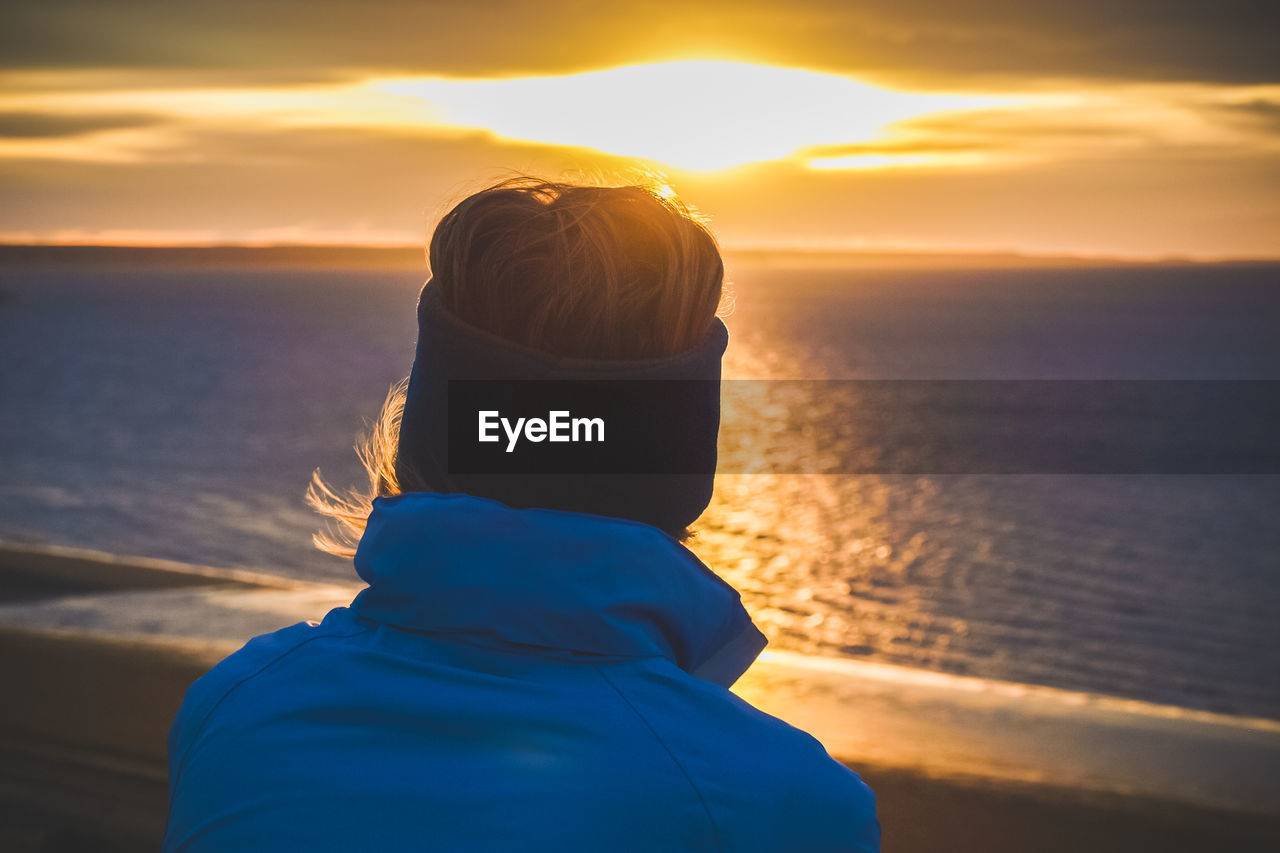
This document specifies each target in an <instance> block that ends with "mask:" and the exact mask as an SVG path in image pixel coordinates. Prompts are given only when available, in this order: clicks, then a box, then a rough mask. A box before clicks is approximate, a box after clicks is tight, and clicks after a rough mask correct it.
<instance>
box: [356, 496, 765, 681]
mask: <svg viewBox="0 0 1280 853" xmlns="http://www.w3.org/2000/svg"><path fill="white" fill-rule="evenodd" d="M355 566H356V571H357V572H358V573H359V575H360V577H361V578H362V579H363V580H364V581H365V582H366V583H368V584H369V587H368V588H367V589H365V590H364V591H362V592H361V593H360V594H359V595H358V596H357V597H356V599H355V601H354V602H352V605H351V606H352V609H353V610H355V611H356V613H357V614H358V615H359V616H363V617H366V618H369V619H373V620H376V621H378V622H383V623H386V624H388V625H394V626H396V627H399V628H405V629H409V630H416V631H425V632H430V633H432V634H445V635H460V636H461V637H463V638H465V639H467V640H469V641H471V642H479V643H483V644H489V645H499V646H519V647H535V648H534V649H530V651H534V652H536V651H538V650H543V651H550V650H560V651H569V652H577V653H581V654H589V655H604V656H611V657H652V656H662V657H665V658H667V659H669V660H671V661H672V662H674V663H675V664H676V665H677V666H679V667H680V668H681V669H683V670H685V671H686V672H689V673H691V674H692V675H695V676H698V677H700V678H704V679H706V680H708V681H712V682H715V683H717V684H721V685H723V686H725V687H727V686H729V685H730V684H732V683H733V682H734V681H736V680H737V679H738V677H739V676H740V675H741V674H742V673H743V672H745V671H746V669H747V667H749V666H750V665H751V663H752V662H753V661H754V660H755V658H756V657H757V656H758V655H759V654H760V651H761V650H762V649H763V648H764V646H765V642H766V641H765V638H764V636H763V635H762V634H761V633H760V632H759V630H757V629H756V627H755V625H754V624H752V622H751V619H750V617H749V616H748V615H747V612H746V610H744V609H743V607H742V602H741V599H740V597H739V595H738V593H737V592H736V591H735V590H734V589H733V588H732V587H731V586H729V585H728V584H727V583H725V582H724V581H723V580H721V579H720V578H719V577H717V576H716V575H715V574H714V573H713V572H712V571H711V570H710V569H708V568H707V567H706V566H705V565H703V564H702V563H701V562H700V561H699V560H698V559H697V558H696V557H695V556H694V555H693V554H692V553H691V552H690V551H689V550H688V549H686V548H685V547H684V546H682V545H681V544H680V543H679V542H677V541H676V540H675V539H673V538H671V537H670V536H668V535H667V534H665V533H663V532H662V531H660V530H658V529H657V528H656V527H651V526H650V525H647V524H641V523H639V522H635V521H627V520H624V519H617V518H608V517H605V516H599V515H586V514H583V513H573V512H561V511H557V510H545V509H512V508H511V507H508V506H506V505H504V504H501V503H498V502H497V501H492V500H488V499H485V498H477V497H472V496H470V495H460V494H453V495H441V494H430V493H425V492H411V493H407V494H403V495H398V496H396V497H392V498H378V499H376V500H375V501H374V502H373V512H372V513H370V515H369V520H368V523H367V525H366V527H365V532H364V536H363V538H362V539H361V540H360V546H359V548H358V550H357V552H356V557H355Z"/></svg>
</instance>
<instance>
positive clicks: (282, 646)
mask: <svg viewBox="0 0 1280 853" xmlns="http://www.w3.org/2000/svg"><path fill="white" fill-rule="evenodd" d="M340 611H341V612H340ZM367 630H369V629H368V628H367V627H364V626H362V625H359V624H358V623H356V622H355V620H354V619H353V618H351V616H350V614H349V612H347V609H346V608H336V609H335V610H333V611H330V613H329V615H328V616H326V617H325V620H324V621H323V622H319V623H316V622H298V623H296V624H294V625H290V626H288V627H286V628H281V629H280V630H278V631H272V632H271V633H268V634H261V635H259V636H257V637H254V638H253V639H252V640H250V641H249V642H247V643H245V644H244V645H243V646H242V647H241V648H240V649H238V650H237V651H235V652H233V653H231V654H230V655H228V656H227V657H225V658H223V659H222V660H221V661H219V662H218V663H217V664H216V665H215V666H214V667H213V668H212V669H210V670H209V671H208V672H206V673H205V674H204V675H202V676H200V678H198V679H196V681H195V682H194V683H192V685H191V686H190V687H189V688H187V692H186V695H185V696H184V697H183V699H182V705H181V707H180V708H179V709H178V713H177V716H175V717H174V720H173V725H172V726H171V727H170V729H169V738H168V751H169V776H170V783H171V784H173V783H174V782H176V779H177V777H178V775H179V772H180V770H181V767H182V763H183V760H184V758H185V756H186V753H187V752H188V751H189V750H190V748H191V745H192V744H193V743H194V742H195V740H196V739H197V738H198V737H199V735H200V732H201V730H202V729H203V728H204V726H205V724H206V723H207V722H208V720H209V719H210V717H212V716H213V713H214V712H215V711H216V710H217V708H218V706H219V705H220V704H221V703H222V702H223V700H225V699H226V698H227V697H228V696H229V695H231V693H233V692H234V691H235V690H236V689H237V688H239V687H240V686H241V685H244V684H246V683H247V682H250V681H252V680H253V679H254V678H255V677H257V676H258V675H261V674H262V673H264V672H266V671H267V670H269V669H270V668H271V667H272V666H273V665H275V664H276V663H278V662H279V661H281V660H282V659H284V658H285V657H287V656H288V655H290V654H291V653H293V652H294V651H296V650H298V649H300V648H302V647H303V646H305V645H307V644H308V643H310V642H312V641H313V640H319V639H323V638H333V637H339V638H340V637H351V636H355V635H357V634H362V633H365V632H366V631H367Z"/></svg>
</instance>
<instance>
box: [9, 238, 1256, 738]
mask: <svg viewBox="0 0 1280 853" xmlns="http://www.w3.org/2000/svg"><path fill="white" fill-rule="evenodd" d="M729 274H730V279H731V281H732V288H733V293H734V304H733V310H732V313H730V314H728V316H727V317H726V323H727V324H728V326H729V329H730V333H731V336H732V343H731V345H730V349H729V354H728V356H727V359H726V364H725V373H726V377H728V378H733V379H754V380H780V379H787V380H1037V381H1039V382H1042V383H1046V385H1045V387H1048V388H1052V387H1056V386H1054V385H1053V384H1052V383H1054V382H1058V381H1061V380H1277V379H1280V266H1267V265H1254V266H1248V265H1198V266H1197V265H1184V266H1126V267H1104V266H1063V267H1034V266H1032V267H993V268H991V269H982V268H976V267H966V268H953V269H946V268H937V269H935V268H888V267H886V268H875V267H871V266H865V265H862V266H858V265H855V266H848V267H838V266H833V265H824V266H813V265H803V264H790V263H788V262H787V261H786V260H785V259H784V260H781V261H779V260H773V261H768V260H761V259H758V258H757V259H755V260H743V261H740V262H733V261H732V260H731V262H730V266H729ZM423 278H424V274H423V273H422V272H418V271H415V270H412V269H367V270H361V269H342V270H338V269H327V270H326V269H302V268H294V269H288V268H280V267H262V268H250V267H230V266H225V265H224V266H219V267H216V268H215V267H205V268H184V267H182V266H180V265H173V266H164V265H157V264H145V265H141V266H137V267H133V268H130V267H127V266H122V265H119V264H113V265H104V266H99V267H95V266H92V265H74V266H66V265H63V266H58V265H45V266H40V265H30V264H27V265H12V266H9V267H6V268H2V269H0V540H3V541H4V542H6V543H9V544H17V545H24V546H40V545H45V544H56V545H66V546H74V547H83V548H92V549H96V550H102V551H109V552H113V553H118V554H127V555H137V556H148V557H159V558H167V559H175V560H181V561H186V562H192V563H199V564H206V565H214V566H223V567H243V568H252V569H256V570H260V571H267V572H273V573H278V574H283V575H289V576H294V577H300V578H307V579H316V580H339V581H351V582H355V581H356V580H357V579H356V577H355V575H354V571H353V569H352V568H351V566H350V563H349V561H346V560H343V559H340V558H336V557H332V556H329V555H326V554H323V553H320V552H318V551H316V550H315V549H314V548H313V547H312V546H311V544H310V538H311V534H312V533H313V531H315V530H316V529H317V527H318V523H319V519H318V518H317V517H316V516H315V515H314V513H312V512H311V511H310V510H309V509H308V508H307V507H306V506H305V504H304V503H303V500H302V495H303V492H304V490H305V488H306V485H307V483H308V481H309V479H310V476H311V473H312V471H313V470H314V469H316V468H319V469H321V471H322V473H323V474H324V476H325V478H326V479H327V480H328V481H330V482H331V483H334V484H337V485H348V484H349V485H356V484H358V483H359V481H360V478H361V472H360V469H359V467H358V465H357V463H356V460H355V456H354V454H353V452H352V444H353V442H354V440H355V438H356V436H357V434H358V432H359V431H360V430H361V428H362V423H363V422H364V421H365V420H367V419H371V418H373V417H374V416H375V415H376V414H377V411H378V408H379V405H380V404H381V402H382V400H383V398H384V397H385V395H386V392H387V389H388V387H389V386H390V385H391V384H392V383H394V382H396V381H397V380H399V379H402V378H403V377H404V376H405V375H406V373H407V372H408V368H409V364H410V361H411V358H412V354H413V346H414V337H415V334H416V329H415V323H414V312H413V306H414V302H415V299H416V296H417V292H418V289H419V288H420V287H421V284H422V280H423ZM795 387H796V388H797V389H799V390H798V391H797V392H796V393H798V394H800V395H801V397H800V398H799V399H797V400H793V401H792V402H791V404H790V405H789V406H788V407H786V408H785V409H784V410H782V411H778V410H776V409H765V410H761V411H760V412H757V413H755V414H757V415H758V416H759V417H760V418H761V419H763V421H764V423H763V425H762V426H763V427H767V426H768V421H769V419H770V418H773V419H775V421H776V419H779V418H781V419H786V420H787V424H786V427H785V429H784V430H783V434H784V435H786V436H790V438H788V439H787V441H786V442H785V443H786V445H787V448H785V449H786V450H787V452H791V451H794V450H795V449H796V448H802V449H806V448H807V449H808V450H810V451H812V452H813V453H815V454H819V455H821V454H822V453H824V452H830V451H831V449H830V448H829V447H827V446H826V444H825V442H826V437H827V436H829V435H834V434H836V433H840V432H841V430H842V429H843V427H844V426H846V425H845V424H842V423H835V422H833V421H832V419H833V418H836V417H844V415H843V414H839V413H841V412H845V411H846V410H844V409H841V408H839V407H835V408H833V407H830V406H824V405H823V403H824V401H823V400H822V399H820V397H821V392H820V390H819V389H822V388H824V387H827V386H824V385H823V384H821V383H807V384H806V383H804V382H800V383H796V385H795ZM806 389H808V390H806ZM805 394H808V395H810V396H809V397H805V396H804V395H805ZM1048 399H1050V400H1052V399H1053V397H1052V395H1050V396H1049V398H1048ZM833 413H835V414H833ZM797 415H799V417H798V418H797ZM1037 417H1038V418H1039V419H1040V420H1039V421H1037V423H1038V424H1040V425H1041V426H1043V424H1045V423H1051V422H1052V421H1053V420H1054V418H1055V413H1054V412H1053V411H1047V412H1046V411H1041V412H1040V413H1039V414H1038V415H1037ZM778 423H780V422H777V423H775V424H774V426H775V427H776V426H777V425H778ZM911 426H912V425H911V424H905V423H904V424H902V429H901V430H893V429H884V428H881V429H878V430H876V431H874V432H870V433H868V432H866V431H863V432H861V433H858V434H857V435H856V442H855V443H856V444H857V445H858V446H857V447H853V448H852V449H850V448H849V447H848V446H847V444H848V441H847V438H848V437H847V435H845V434H846V433H847V430H846V431H845V433H841V434H842V435H845V440H844V441H845V443H844V444H841V445H840V447H841V448H844V449H842V450H838V451H837V452H839V453H853V452H857V453H864V454H865V453H868V452H870V453H872V455H873V456H874V454H875V452H876V451H877V450H879V449H884V448H889V449H892V446H893V445H894V444H895V443H901V442H902V441H904V439H903V436H904V435H909V436H911V439H910V440H911V441H912V442H915V443H916V444H919V443H920V442H926V443H927V442H928V441H929V435H928V434H921V433H920V431H918V430H916V431H913V430H912V429H911ZM731 427H732V429H731ZM882 427H883V425H882ZM1029 428H1038V427H1036V426H1035V424H1032V425H1030V427H1029ZM1181 428H1182V425H1180V424H1179V422H1178V421H1177V420H1176V419H1170V421H1169V423H1168V424H1167V430H1168V431H1169V434H1170V435H1175V434H1176V432H1177V431H1178V430H1179V429H1181ZM749 429H750V427H749V426H746V425H744V424H743V422H742V419H741V418H738V419H735V420H732V421H727V422H726V424H725V430H724V435H723V436H722V450H723V448H725V447H726V444H727V443H729V444H731V443H733V442H741V441H742V440H743V430H749ZM734 430H736V431H734ZM1277 434H1280V430H1277ZM924 449H925V450H928V449H929V448H924ZM835 468H836V469H837V470H838V469H839V468H840V466H839V465H838V464H837V465H836V466H835ZM793 470H803V468H801V467H797V468H794V469H793ZM1277 519H1280V475H1276V474H1274V473H1256V474H1250V473H1201V474H1183V473H1145V474H1128V473H1105V474H1100V473H1037V472H1035V471H1029V472H1024V473H1014V474H1011V473H990V472H980V471H978V472H972V473H939V474H933V473H929V471H928V470H924V471H919V472H913V473H846V474H831V473H828V474H812V473H758V474H740V473H724V474H722V475H721V476H720V477H718V478H717V483H716V495H715V498H714V500H713V502H712V505H711V506H710V507H709V509H708V510H707V512H706V514H705V515H704V516H703V518H702V520H701V521H700V522H699V524H698V525H697V529H698V531H699V534H698V536H697V538H696V539H695V540H694V541H693V542H692V543H691V547H692V548H693V550H694V551H695V552H696V553H697V554H698V555H699V556H700V557H701V558H703V560H704V561H705V562H707V564H708V565H710V566H711V567H712V568H713V569H715V570H716V571H717V572H718V573H720V574H721V576H723V577H724V578H725V579H726V580H728V581H729V582H730V583H732V584H733V585H734V586H735V587H737V588H738V589H739V590H741V592H742V594H743V599H744V601H745V603H746V605H747V607H748V609H749V610H750V611H751V613H752V615H753V617H754V618H755V619H756V620H757V622H758V624H759V625H760V626H761V628H762V630H764V631H765V633H766V634H767V635H768V636H769V638H770V641H771V643H772V644H773V645H774V646H775V647H778V648H783V649H792V650H797V651H803V652H813V653H821V654H824V655H836V656H844V657H852V658H858V659H864V660H870V661H876V662H883V663H891V664H898V665H904V666H910V667H916V668H920V669H926V670H935V671H942V672H948V673H955V674H963V675H970V676H976V677H981V678H988V679H998V680H1002V681H1012V682H1021V683H1027V684H1039V685H1047V686H1051V687H1059V688H1064V689H1068V690H1073V691H1082V692H1087V693H1098V694H1105V695H1111V696H1118V697H1122V698H1132V699H1140V700H1145V701H1149V702H1157V703H1163V704H1171V705H1177V706H1182V707H1186V708H1194V709H1202V710H1210V711H1217V712H1223V713H1228V714H1239V715H1247V716H1261V717H1269V718H1272V719H1280V522H1278V521H1277Z"/></svg>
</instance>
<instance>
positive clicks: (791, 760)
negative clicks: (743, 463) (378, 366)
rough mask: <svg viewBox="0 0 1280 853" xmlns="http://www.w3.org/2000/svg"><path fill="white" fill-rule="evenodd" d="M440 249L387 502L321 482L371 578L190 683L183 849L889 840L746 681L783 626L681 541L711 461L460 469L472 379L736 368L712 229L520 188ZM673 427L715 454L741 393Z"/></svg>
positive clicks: (385, 445) (488, 198) (858, 784)
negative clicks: (671, 469) (449, 432)
mask: <svg viewBox="0 0 1280 853" xmlns="http://www.w3.org/2000/svg"><path fill="white" fill-rule="evenodd" d="M430 263H431V271H432V278H431V280H429V281H428V282H427V284H426V285H425V286H424V287H423V289H422V293H421V295H420V298H419V302H418V325H419V336H418V347H417V352H416V355H415V359H414V363H413V365H412V372H411V374H410V377H409V380H408V382H407V384H406V385H401V386H399V387H398V388H396V389H394V390H393V393H392V394H391V395H390V396H389V397H388V400H387V403H386V405H385V406H384V409H383V412H382V415H381V417H380V419H379V421H378V423H377V424H376V426H375V428H374V429H373V431H372V432H371V433H370V435H369V438H368V440H367V442H366V443H365V445H364V446H363V447H362V458H363V460H364V461H365V463H366V466H367V467H368V470H369V473H370V489H369V491H368V492H367V493H366V494H352V495H339V494H337V493H335V492H333V491H332V490H330V489H329V488H328V487H327V486H326V485H325V484H324V483H323V482H322V481H321V480H320V479H319V478H318V476H317V478H316V479H315V481H314V482H313V485H312V489H311V491H310V493H309V498H310V500H311V501H312V503H313V505H315V506H316V507H317V508H318V509H320V510H321V512H323V513H324V514H326V515H328V516H330V517H331V518H332V519H334V520H336V522H337V524H338V529H339V531H340V535H321V536H318V537H317V543H318V544H319V545H320V546H321V547H322V548H324V549H325V550H328V551H331V552H333V553H339V554H344V555H350V556H353V557H354V563H355V568H356V570H357V572H358V573H359V575H360V577H361V578H362V579H363V580H364V581H365V582H366V583H367V584H368V587H367V588H366V589H364V590H363V591H362V592H361V593H360V594H359V595H358V596H357V597H356V598H355V600H354V601H353V602H352V603H351V605H350V606H349V607H341V608H337V609H335V610H333V611H331V612H330V613H329V614H328V615H327V616H325V618H324V620H323V621H322V622H320V623H318V624H317V623H300V624H297V625H293V626H291V627H288V628H284V629H282V630H280V631H276V632H275V633H272V634H267V635H264V636H261V637H257V638H255V639H254V640H252V641H250V642H249V643H248V644H246V645H245V646H244V648H242V649H241V650H240V651H238V652H236V653H235V654H233V655H231V656H230V657H228V658H227V659H225V660H224V661H222V662H221V663H219V664H218V665H217V666H216V667H214V668H213V669H212V670H211V671H210V672H209V673H208V674H206V675H205V676H204V677H202V678H201V679H200V680H198V681H197V682H196V683H195V684H194V685H193V686H192V687H191V688H190V690H189V691H188V693H187V696H186V698H185V700H184V702H183V705H182V708H181V710H180V711H179V713H178V716H177V718H176V719H175V721H174V724H173V728H172V731H171V732H170V738H169V757H170V814H169V822H168V828H167V831H166V836H165V843H164V849H165V850H166V851H174V852H175V853H176V851H191V852H192V853H197V852H198V853H205V851H219V852H220V853H221V851H252V850H264V851H266V850H270V851H289V850H298V851H302V850H307V851H318V850H333V851H338V850H341V851H357V850H369V851H420V850H440V851H499V850H501V851H516V850H521V851H523V850H547V851H553V850H554V851H695V850H696V851H704V850H705V851H710V850H724V851H784V850H786V851H806V853H821V852H822V851H877V850H879V846H880V827H879V823H878V822H877V819H876V813H875V797H874V794H873V793H872V792H871V790H870V789H869V788H868V787H867V786H866V785H865V784H864V783H863V782H862V780H861V779H859V777H858V776H857V775H856V774H855V773H853V772H852V771H851V770H849V769H848V768H846V767H845V766H843V765H842V764H840V763H838V762H836V761H834V760H833V759H832V758H831V757H830V756H829V755H828V754H827V753H826V751H825V750H824V749H823V747H822V746H821V745H820V744H819V743H818V742H817V741H816V740H815V739H813V738H812V737H810V736H809V735H807V734H805V733H804V732H801V731H799V730H797V729H795V728H792V727H791V726H789V725H787V724H785V723H783V722H781V721H779V720H777V719H775V718H773V717H770V716H768V715H766V714H764V713H762V712H760V711H758V710H756V709H755V708H753V707H752V706H750V705H749V704H747V703H746V702H744V701H742V700H741V699H739V698H737V697H736V696H735V695H734V694H732V693H731V692H730V691H729V689H728V688H729V686H730V685H731V684H733V682H734V681H736V680H737V678H738V677H739V676H740V675H741V674H742V673H743V672H744V671H745V670H746V669H747V667H749V666H750V664H751V663H752V662H753V661H754V660H755V658H756V657H757V655H758V654H759V653H760V651H761V650H762V649H763V647H764V644H765V640H764V637H763V636H762V635H761V634H760V632H759V631H758V630H757V629H756V628H755V626H754V625H753V624H752V623H751V620H750V618H749V616H748V615H747V613H746V611H745V610H744V609H743V607H742V604H741V602H740V599H739V596H738V594H737V592H736V591H734V590H733V589H732V588H731V587H730V586H728V585H727V584H726V583H725V582H724V581H722V580H721V579H720V578H719V577H717V576H716V575H715V574H714V573H713V572H712V571H711V570H710V569H708V568H707V567H706V566H704V565H703V564H702V563H701V562H699V560H698V559H697V558H696V557H695V556H694V555H693V554H692V553H691V552H690V551H689V550H688V549H686V548H685V547H684V545H683V544H682V543H683V542H685V541H687V540H688V538H689V537H690V536H691V535H692V532H691V530H690V528H689V525H690V524H692V523H693V522H694V521H695V520H696V519H697V517H698V516H699V514H701V512H702V511H703V510H704V509H705V508H706V506H707V503H708V502H709V500H710V497H711V486H712V476H711V475H710V474H706V475H703V474H648V475H645V474H640V475H637V474H630V475H617V476H613V475H608V474H595V475H570V474H564V475H559V476H553V477H537V476H533V477H530V476H516V475H499V474H488V475H483V476H482V475H472V476H464V475H460V474H457V473H456V472H452V471H451V470H450V466H449V465H448V464H447V454H446V444H445V441H444V431H445V420H444V419H443V418H442V415H441V413H442V412H443V411H444V407H445V405H446V403H447V397H446V395H447V391H448V383H449V380H451V379H486V378H504V379H509V378H517V379H548V378H550V379H568V380H577V379H592V380H620V381H621V380H630V379H650V380H659V381H661V380H672V381H682V380H714V381H718V380H719V378H720V360H721V357H722V354H723V352H724V350H725V347H726V346H727V344H728V334H727V331H726V329H725V326H724V324H723V323H722V322H721V320H720V319H719V318H718V317H717V316H716V312H717V308H718V306H719V304H720V302H721V298H722V295H723V287H724V268H723V264H722V262H721V259H720V255H719V251H718V249H717V247H716V245H715V241H714V239H713V238H712V237H711V235H710V233H709V232H708V231H707V229H706V228H705V227H704V226H703V225H702V224H701V223H700V222H699V221H698V219H697V218H696V216H694V215H693V214H692V213H690V211H689V210H688V209H687V208H685V207H683V206H682V205H681V204H680V203H679V202H678V201H675V200H674V198H673V197H672V196H671V195H670V194H669V193H667V192H658V191H654V190H651V189H648V188H644V187H594V186H580V185H571V184H564V183H550V182H542V181H536V180H533V179H515V180H511V181H505V182H503V183H501V184H498V185H496V186H493V187H490V188H488V189H486V190H483V191H481V192H479V193H476V194H475V195H472V196H470V197H469V198H467V199H465V200H464V201H462V202H461V203H460V204H458V205H457V206H456V207H455V208H454V209H453V210H452V211H450V212H449V213H448V214H447V215H446V216H445V217H444V218H443V219H442V220H441V222H440V223H439V225H438V226H437V228H436V231H435V233H434V235H433V237H432V240H431V246H430ZM662 416H663V417H664V418H671V419H675V421H674V422H675V423H678V424H680V425H681V426H682V428H683V427H684V426H685V425H687V429H682V434H683V435H687V436H688V442H689V443H690V447H689V448H686V449H688V450H691V451H692V453H693V456H695V457H698V458H703V459H709V460H710V462H711V465H710V467H709V468H708V470H713V469H714V458H715V457H714V454H715V438H716V430H717V427H718V418H719V410H718V402H717V401H715V400H712V401H709V402H706V403H705V404H693V403H690V402H689V401H688V400H687V399H686V400H685V401H684V402H682V403H681V404H680V405H675V404H673V406H672V409H671V411H669V412H667V411H663V412H662Z"/></svg>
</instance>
